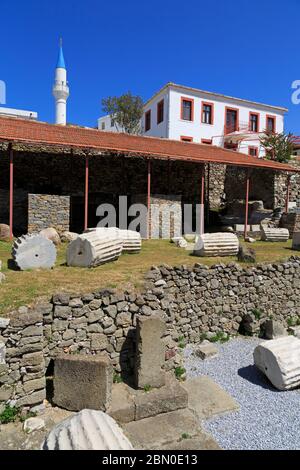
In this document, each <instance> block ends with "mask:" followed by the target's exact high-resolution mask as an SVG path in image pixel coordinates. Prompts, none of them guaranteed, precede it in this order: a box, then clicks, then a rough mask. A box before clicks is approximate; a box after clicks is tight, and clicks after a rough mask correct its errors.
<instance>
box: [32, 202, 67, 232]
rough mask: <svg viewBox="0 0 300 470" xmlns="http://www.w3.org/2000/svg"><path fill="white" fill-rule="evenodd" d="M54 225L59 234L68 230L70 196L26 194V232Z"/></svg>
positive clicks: (37, 230)
mask: <svg viewBox="0 0 300 470" xmlns="http://www.w3.org/2000/svg"><path fill="white" fill-rule="evenodd" d="M48 227H54V228H55V229H56V230H57V232H58V233H59V234H62V233H63V232H68V231H69V230H70V197H69V196H56V195H49V194H28V232H29V233H33V232H39V231H40V230H43V229H45V228H48Z"/></svg>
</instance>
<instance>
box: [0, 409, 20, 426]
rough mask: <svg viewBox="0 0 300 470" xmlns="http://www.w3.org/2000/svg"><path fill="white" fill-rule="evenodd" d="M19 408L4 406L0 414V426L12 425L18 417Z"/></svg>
mask: <svg viewBox="0 0 300 470" xmlns="http://www.w3.org/2000/svg"><path fill="white" fill-rule="evenodd" d="M19 412H20V410H19V408H16V407H15V406H14V407H12V408H11V407H10V406H8V405H7V406H6V407H5V409H4V411H2V413H1V414H0V424H8V423H14V422H15V421H16V419H17V418H18V415H19Z"/></svg>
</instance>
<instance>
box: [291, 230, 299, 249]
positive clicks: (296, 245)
mask: <svg viewBox="0 0 300 470" xmlns="http://www.w3.org/2000/svg"><path fill="white" fill-rule="evenodd" d="M292 248H293V250H297V251H300V232H294V234H293V245H292Z"/></svg>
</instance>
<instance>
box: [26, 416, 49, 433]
mask: <svg viewBox="0 0 300 470" xmlns="http://www.w3.org/2000/svg"><path fill="white" fill-rule="evenodd" d="M44 427H45V421H44V420H43V419H41V418H28V419H26V421H25V422H24V426H23V429H24V432H25V433H26V434H31V433H32V432H35V431H40V430H41V429H44Z"/></svg>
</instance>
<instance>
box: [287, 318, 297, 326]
mask: <svg viewBox="0 0 300 470" xmlns="http://www.w3.org/2000/svg"><path fill="white" fill-rule="evenodd" d="M287 324H288V326H295V325H296V324H297V320H296V319H295V318H293V317H290V318H288V319H287Z"/></svg>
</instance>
